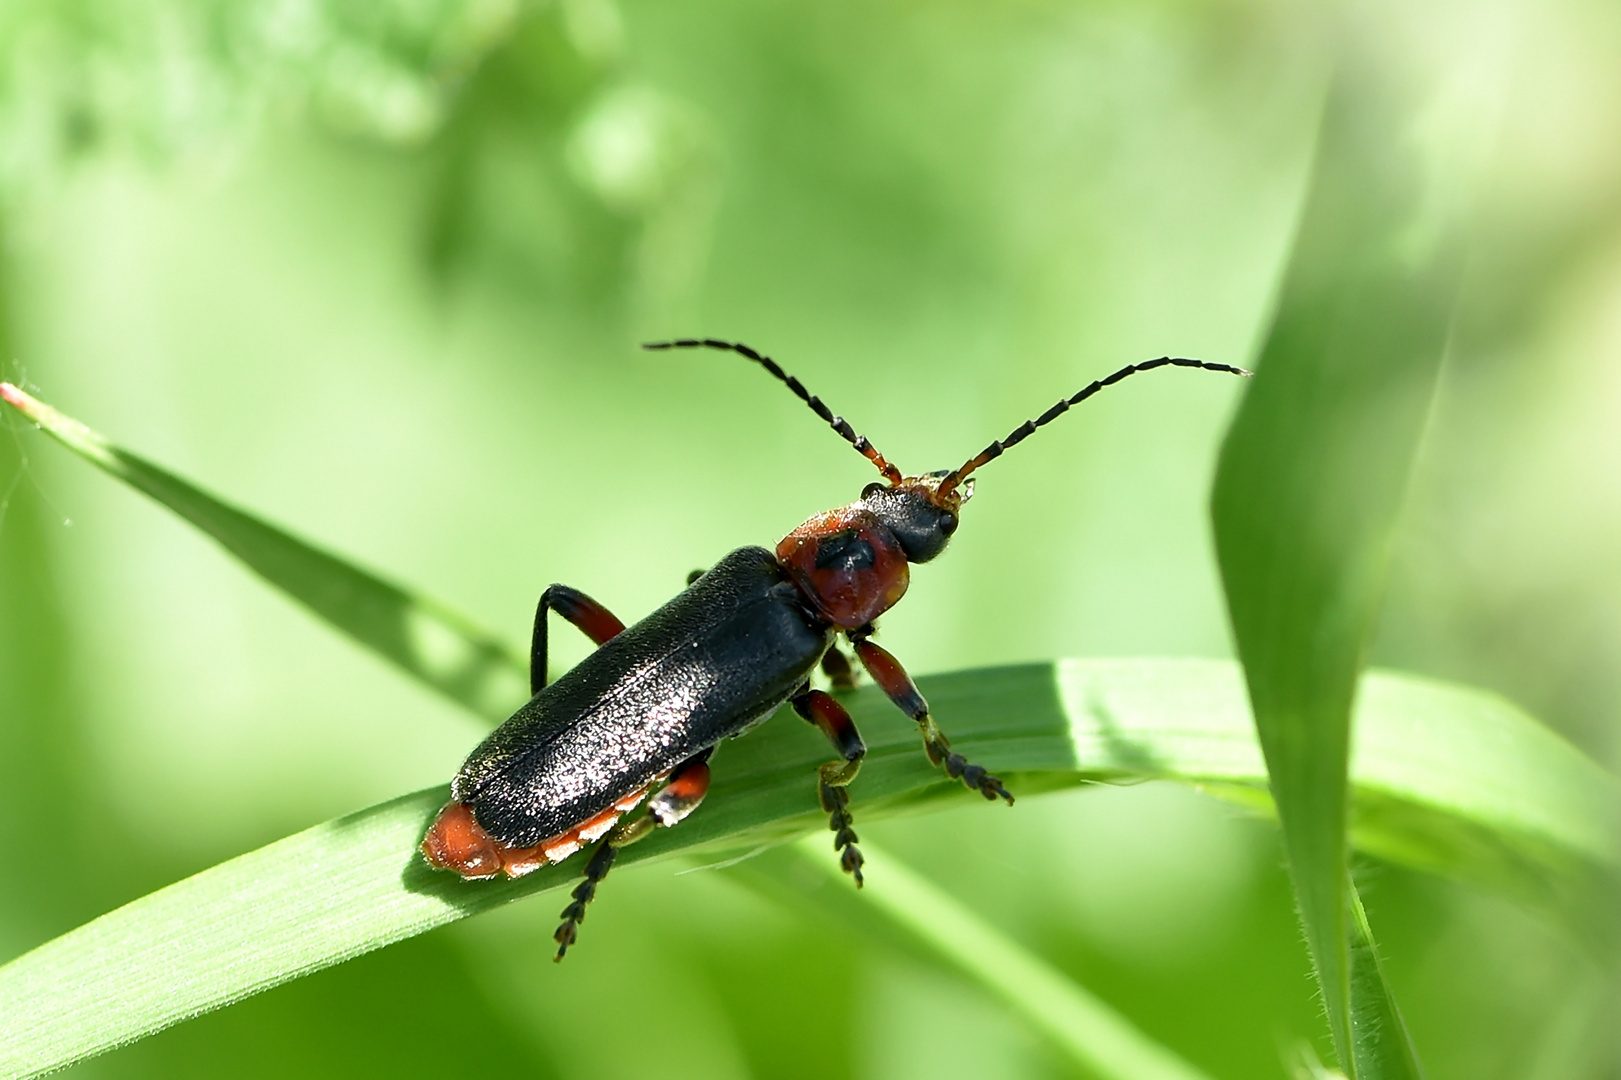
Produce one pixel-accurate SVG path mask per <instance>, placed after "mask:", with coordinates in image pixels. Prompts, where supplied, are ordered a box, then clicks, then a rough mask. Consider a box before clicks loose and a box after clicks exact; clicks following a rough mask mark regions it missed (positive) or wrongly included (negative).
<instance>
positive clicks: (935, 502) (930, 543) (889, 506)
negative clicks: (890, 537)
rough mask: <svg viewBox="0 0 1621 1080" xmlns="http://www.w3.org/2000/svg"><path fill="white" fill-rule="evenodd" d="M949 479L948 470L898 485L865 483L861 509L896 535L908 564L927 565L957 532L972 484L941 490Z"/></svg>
mask: <svg viewBox="0 0 1621 1080" xmlns="http://www.w3.org/2000/svg"><path fill="white" fill-rule="evenodd" d="M949 476H951V471H950V470H949V469H947V470H944V471H941V472H935V473H926V474H924V475H923V476H908V477H906V478H905V479H903V480H902V481H900V483H898V484H868V485H867V487H866V490H864V491H862V493H861V505H862V507H864V508H865V509H866V510H867V511H868V512H869V513H871V514H872V516H873V517H875V518H877V519H878V520H879V521H881V522H883V523H884V525H885V527H887V528H888V529H889V531H890V532H892V533H894V534H895V539H896V540H899V541H900V545H901V550H902V551H904V552H906V561H907V562H915V563H924V562H928V561H929V560H930V559H932V558H934V557H935V556H936V555H938V554H940V552H942V551H944V550H945V549H946V544H947V542H949V541H950V540H951V534H952V533H954V532H956V531H957V520H958V517H957V515H958V513H959V512H960V511H961V509H962V504H963V503H965V502H967V501H968V500H969V499H970V498H971V497H972V496H973V494H974V482H973V481H972V480H968V481H966V482H964V483H962V484H959V485H956V486H953V487H949V488H943V486H942V485H943V482H944V481H945V480H946V479H947V478H948V477H949Z"/></svg>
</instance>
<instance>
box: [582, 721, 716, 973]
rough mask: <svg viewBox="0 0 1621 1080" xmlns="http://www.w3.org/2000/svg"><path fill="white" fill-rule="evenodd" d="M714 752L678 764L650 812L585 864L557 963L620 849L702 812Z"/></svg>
mask: <svg viewBox="0 0 1621 1080" xmlns="http://www.w3.org/2000/svg"><path fill="white" fill-rule="evenodd" d="M713 752H714V748H713V747H711V748H709V749H707V750H702V751H700V752H698V753H696V754H694V755H693V756H692V757H690V758H688V759H687V760H685V761H683V762H682V763H681V764H679V765H677V766H676V767H675V771H674V772H672V773H671V774H670V782H669V783H668V784H665V785H664V787H663V788H661V789H660V790H659V793H658V794H657V795H654V796H653V797H652V798H651V799H649V800H648V802H647V813H645V814H643V815H642V816H640V817H638V818H636V819H635V820H634V821H625V822H621V823H620V824H619V825H617V826H616V827H615V828H614V830H613V831H612V832H610V833H609V834H608V835H607V836H606V837H604V838H603V841H602V843H600V844H598V845H597V848H596V850H595V851H593V852H592V853H591V861H590V862H588V863H586V864H585V880H584V881H582V882H580V883H579V884H578V885H576V886H575V887H574V894H573V895H574V899H573V901H572V902H571V903H570V904H569V906H568V907H566V908H564V909H563V911H562V919H563V925H561V926H559V927H558V928H557V933H555V934H553V935H552V938H553V940H555V941H556V942H557V955H556V956H555V957H553V959H554V960H562V959H563V954H564V953H566V952H568V947H569V946H570V945H572V944H574V939H575V938H576V937H577V936H578V935H579V929H578V927H579V925H580V924H581V923H582V922H584V921H585V907H586V905H587V904H589V903H590V902H591V899H592V897H594V896H596V894H597V885H598V884H600V883H601V881H602V879H603V878H605V877H607V876H608V871H609V870H611V869H613V864H614V859H615V858H616V857H617V856H618V854H619V849H620V848H622V847H628V846H629V845H631V844H634V843H635V842H636V841H638V840H640V839H642V838H643V837H645V836H646V835H647V834H648V833H650V832H652V831H653V829H654V827H655V826H659V825H662V826H664V827H665V828H669V827H670V826H672V825H676V824H679V823H680V822H681V820H682V819H683V818H685V817H686V816H687V815H688V814H690V813H692V812H693V811H694V810H696V809H698V804H699V803H701V802H703V801H704V796H705V795H707V794H709V755H710V754H711V753H713Z"/></svg>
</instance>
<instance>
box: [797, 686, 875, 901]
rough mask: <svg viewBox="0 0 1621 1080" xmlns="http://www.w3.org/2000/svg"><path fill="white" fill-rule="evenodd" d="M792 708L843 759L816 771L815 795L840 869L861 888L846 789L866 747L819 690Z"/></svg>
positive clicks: (808, 693) (802, 697)
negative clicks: (829, 743) (825, 739)
mask: <svg viewBox="0 0 1621 1080" xmlns="http://www.w3.org/2000/svg"><path fill="white" fill-rule="evenodd" d="M793 706H794V711H795V712H797V713H798V714H799V715H800V716H802V717H804V718H805V719H806V720H807V721H809V722H810V723H812V724H815V725H816V726H817V727H818V728H819V729H821V732H822V734H823V735H826V736H827V739H828V741H829V742H831V743H832V744H833V749H835V750H837V751H838V753H839V757H840V758H841V759H842V760H840V761H830V762H828V763H827V764H826V765H823V766H821V767H820V768H819V769H817V773H818V775H819V777H820V779H819V781H818V783H817V789H816V795H817V799H818V800H819V801H820V802H821V804H822V809H823V810H825V811H827V815H828V824H827V827H828V828H829V829H830V830H832V831H833V833H834V834H835V835H834V837H833V850H834V851H836V852H838V853H839V865H840V866H842V867H843V868H844V872H845V873H847V874H849V875H850V876H851V877H853V878H855V879H856V887H857V888H860V887H861V864H862V863H863V862H864V861H865V860H863V859H862V857H861V850H860V849H859V848H857V847H856V841H857V840H859V839H860V837H858V836H856V831H855V830H854V829H853V828H851V827H850V826H851V824H852V819H851V817H850V793H849V791H847V790H846V788H847V787H848V786H849V784H850V781H852V780H854V779H855V778H856V774H857V773H858V772H860V771H861V759H862V758H863V757H864V756H865V755H866V753H867V744H866V743H864V742H862V741H861V732H859V731H857V730H856V725H855V721H853V720H851V719H850V714H849V713H848V712H845V710H844V706H843V705H840V704H839V703H838V702H837V701H835V700H834V699H833V697H832V695H830V694H828V693H826V692H824V691H821V690H806V691H804V692H803V693H801V694H799V695H798V696H797V697H795V698H794V699H793Z"/></svg>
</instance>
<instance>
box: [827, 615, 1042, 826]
mask: <svg viewBox="0 0 1621 1080" xmlns="http://www.w3.org/2000/svg"><path fill="white" fill-rule="evenodd" d="M855 647H856V656H857V657H859V658H860V659H861V666H862V667H864V668H866V669H867V674H869V675H871V676H872V681H873V682H875V683H877V684H878V685H879V686H881V687H883V688H884V693H886V694H888V695H889V700H891V701H893V702H894V703H895V704H896V705H897V706H898V707H899V708H900V710H901V711H902V712H904V713H905V714H906V715H907V716H910V717H911V718H912V719H913V720H915V721H917V726H918V732H919V733H920V734H921V735H922V736H923V749H924V752H926V753H927V754H928V755H929V760H930V761H932V762H934V763H935V764H936V765H939V766H942V767H943V768H944V769H945V770H946V775H947V776H949V777H951V778H952V779H954V780H961V781H962V782H963V783H964V784H966V785H968V787H969V788H970V789H972V790H974V791H977V792H979V793H980V794H981V795H983V796H985V797H986V798H987V799H1006V800H1007V801H1008V804H1009V805H1012V803H1013V796H1012V794H1010V793H1009V792H1008V789H1007V788H1005V787H1003V786H1002V781H1000V780H998V779H997V778H996V777H994V776H992V775H991V774H990V773H988V772H986V771H985V767H984V766H983V765H975V764H973V763H972V762H970V761H969V760H968V759H967V758H965V757H963V756H962V755H961V754H959V753H957V752H956V751H954V750H952V749H951V743H950V742H949V741H947V739H946V736H945V732H943V731H941V730H940V726H939V725H938V724H936V723H935V722H934V717H932V716H930V715H929V703H928V702H927V701H924V700H923V695H922V694H920V693H918V692H917V686H916V685H915V684H914V683H913V682H912V677H911V676H910V675H908V674H906V669H905V668H903V667H901V663H900V661H899V660H896V659H895V658H894V657H893V656H891V655H889V653H888V652H886V651H885V650H883V649H881V648H879V647H878V646H877V645H874V644H873V643H872V642H871V641H868V640H867V639H866V638H864V637H862V638H857V639H856V642H855Z"/></svg>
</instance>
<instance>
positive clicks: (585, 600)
mask: <svg viewBox="0 0 1621 1080" xmlns="http://www.w3.org/2000/svg"><path fill="white" fill-rule="evenodd" d="M548 611H555V612H557V613H558V614H559V615H561V616H563V618H565V619H567V620H568V621H569V622H571V623H573V624H574V625H575V626H577V627H578V628H579V630H580V633H582V634H584V635H585V636H586V637H588V638H590V639H591V640H592V641H594V642H596V643H597V644H598V645H602V644H605V643H606V642H608V641H611V640H612V639H613V638H615V637H617V636H618V634H619V632H620V631H621V630H623V629H624V628H625V624H624V623H622V622H620V621H619V619H618V617H617V616H615V615H614V613H613V612H611V611H609V610H608V609H607V608H605V607H603V606H602V605H601V604H599V603H597V602H596V601H595V600H593V599H591V598H590V597H589V596H587V595H585V593H583V592H581V591H580V590H579V589H571V588H569V587H568V586H567V585H548V586H547V587H546V591H545V592H543V593H541V594H540V604H539V605H538V606H537V607H536V608H535V633H534V636H533V637H532V638H531V639H530V642H529V692H530V693H531V694H538V693H540V691H541V688H542V687H543V686H545V685H546V612H548Z"/></svg>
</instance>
